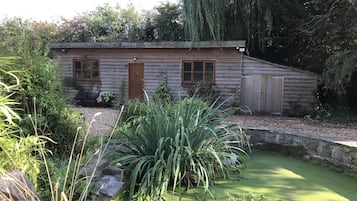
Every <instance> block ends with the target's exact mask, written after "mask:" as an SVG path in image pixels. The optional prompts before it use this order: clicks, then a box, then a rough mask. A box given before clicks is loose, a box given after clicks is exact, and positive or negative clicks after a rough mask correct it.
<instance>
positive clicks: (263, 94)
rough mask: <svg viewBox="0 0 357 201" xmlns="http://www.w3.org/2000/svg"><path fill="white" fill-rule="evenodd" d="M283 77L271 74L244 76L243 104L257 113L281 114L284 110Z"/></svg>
mask: <svg viewBox="0 0 357 201" xmlns="http://www.w3.org/2000/svg"><path fill="white" fill-rule="evenodd" d="M283 83H284V82H283V77H279V76H271V75H250V76H244V77H243V80H242V92H241V105H242V106H248V107H249V108H250V110H251V111H252V112H255V113H271V114H281V113H282V110H283Z"/></svg>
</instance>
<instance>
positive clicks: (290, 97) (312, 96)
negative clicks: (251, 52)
mask: <svg viewBox="0 0 357 201" xmlns="http://www.w3.org/2000/svg"><path fill="white" fill-rule="evenodd" d="M243 61H244V62H243V76H249V75H271V76H277V77H279V76H280V77H282V78H283V89H282V90H283V91H282V94H283V112H284V113H298V112H303V113H304V112H310V111H312V110H313V107H314V105H315V104H316V92H317V76H316V75H314V74H312V73H308V72H304V71H299V70H295V69H294V70H293V69H290V68H287V67H284V66H280V65H277V64H273V63H270V62H264V61H261V60H258V59H254V58H252V57H244V59H243Z"/></svg>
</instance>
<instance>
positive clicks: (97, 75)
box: [92, 71, 99, 79]
mask: <svg viewBox="0 0 357 201" xmlns="http://www.w3.org/2000/svg"><path fill="white" fill-rule="evenodd" d="M98 77H99V71H92V78H93V79H97V78H98Z"/></svg>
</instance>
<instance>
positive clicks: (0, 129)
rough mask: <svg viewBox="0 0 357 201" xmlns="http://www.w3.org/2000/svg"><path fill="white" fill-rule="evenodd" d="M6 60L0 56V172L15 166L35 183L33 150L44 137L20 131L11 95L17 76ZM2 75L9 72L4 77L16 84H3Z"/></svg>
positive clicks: (36, 164)
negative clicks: (10, 69)
mask: <svg viewBox="0 0 357 201" xmlns="http://www.w3.org/2000/svg"><path fill="white" fill-rule="evenodd" d="M9 64H11V62H10V60H9V59H8V58H0V172H10V171H13V170H16V169H18V170H20V171H21V172H23V173H24V174H25V175H26V176H27V177H28V178H30V179H31V180H32V182H34V183H35V184H36V182H37V175H38V173H39V172H40V164H41V161H40V160H39V159H38V158H37V154H38V152H37V151H38V148H39V147H40V146H41V145H43V144H44V143H45V141H46V139H45V138H44V137H40V136H22V135H20V133H21V128H20V127H19V126H18V125H17V122H18V121H19V120H20V116H19V115H18V114H17V113H16V111H17V107H18V106H19V104H18V103H17V102H15V101H14V100H12V99H11V97H12V95H13V90H16V88H17V87H18V86H19V80H18V77H17V76H16V75H15V74H13V73H12V72H10V71H9V70H8V69H9V68H8V67H9V66H8V65H9ZM6 76H10V77H8V78H9V79H8V80H10V78H12V79H13V80H14V83H16V84H15V85H11V84H10V85H9V84H7V81H4V78H5V77H6ZM9 82H10V83H11V81H9ZM0 197H1V196H0Z"/></svg>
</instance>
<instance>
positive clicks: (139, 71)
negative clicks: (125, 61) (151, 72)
mask: <svg viewBox="0 0 357 201" xmlns="http://www.w3.org/2000/svg"><path fill="white" fill-rule="evenodd" d="M129 98H130V99H139V100H143V99H144V64H143V63H130V64H129Z"/></svg>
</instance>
